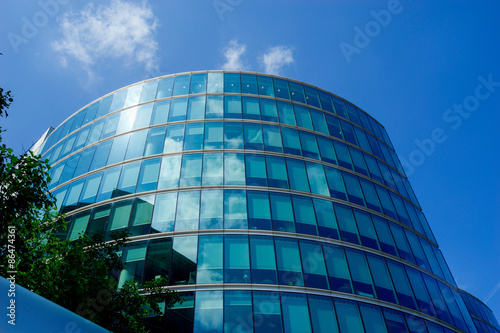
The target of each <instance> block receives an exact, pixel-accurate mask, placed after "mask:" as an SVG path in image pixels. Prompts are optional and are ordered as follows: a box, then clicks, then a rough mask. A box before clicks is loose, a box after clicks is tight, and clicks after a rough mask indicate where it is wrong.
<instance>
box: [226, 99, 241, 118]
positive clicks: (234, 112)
mask: <svg viewBox="0 0 500 333" xmlns="http://www.w3.org/2000/svg"><path fill="white" fill-rule="evenodd" d="M241 114H242V110H241V97H240V96H224V117H225V118H235V119H241Z"/></svg>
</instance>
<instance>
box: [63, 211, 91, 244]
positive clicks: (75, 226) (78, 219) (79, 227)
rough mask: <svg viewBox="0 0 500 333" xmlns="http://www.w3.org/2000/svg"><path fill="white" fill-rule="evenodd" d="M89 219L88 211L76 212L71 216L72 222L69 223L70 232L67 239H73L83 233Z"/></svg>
mask: <svg viewBox="0 0 500 333" xmlns="http://www.w3.org/2000/svg"><path fill="white" fill-rule="evenodd" d="M89 219H90V212H89V211H87V212H83V213H79V214H76V215H75V216H74V218H73V223H72V225H71V232H70V234H69V237H68V240H75V239H77V238H78V237H79V236H80V235H83V234H84V233H85V230H87V225H88V223H89Z"/></svg>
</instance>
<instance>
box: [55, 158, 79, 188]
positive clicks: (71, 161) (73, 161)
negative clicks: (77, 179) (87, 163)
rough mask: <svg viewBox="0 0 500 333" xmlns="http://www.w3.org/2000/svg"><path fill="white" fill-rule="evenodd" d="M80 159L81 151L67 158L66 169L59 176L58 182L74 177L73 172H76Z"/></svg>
mask: <svg viewBox="0 0 500 333" xmlns="http://www.w3.org/2000/svg"><path fill="white" fill-rule="evenodd" d="M79 159H80V153H78V154H75V155H73V156H71V157H69V158H68V159H67V160H66V165H65V166H64V170H63V172H62V174H61V177H60V178H59V183H58V184H62V183H64V182H66V181H68V180H70V179H71V177H73V173H74V172H75V169H76V166H77V165H78V160H79Z"/></svg>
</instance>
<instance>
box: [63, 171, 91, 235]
mask: <svg viewBox="0 0 500 333" xmlns="http://www.w3.org/2000/svg"><path fill="white" fill-rule="evenodd" d="M84 183H85V178H82V179H80V180H77V181H75V182H73V183H71V184H70V185H69V187H68V192H67V195H66V198H65V199H64V202H63V204H62V209H61V212H62V213H65V212H69V211H72V210H74V209H76V208H78V205H79V202H78V199H79V198H80V195H81V193H82V189H83V185H84ZM75 235H77V234H75Z"/></svg>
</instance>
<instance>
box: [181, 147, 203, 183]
mask: <svg viewBox="0 0 500 333" xmlns="http://www.w3.org/2000/svg"><path fill="white" fill-rule="evenodd" d="M202 157H203V155H202V154H190V155H184V156H183V158H182V168H181V179H180V182H179V186H180V187H185V186H200V185H201V169H202Z"/></svg>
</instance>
